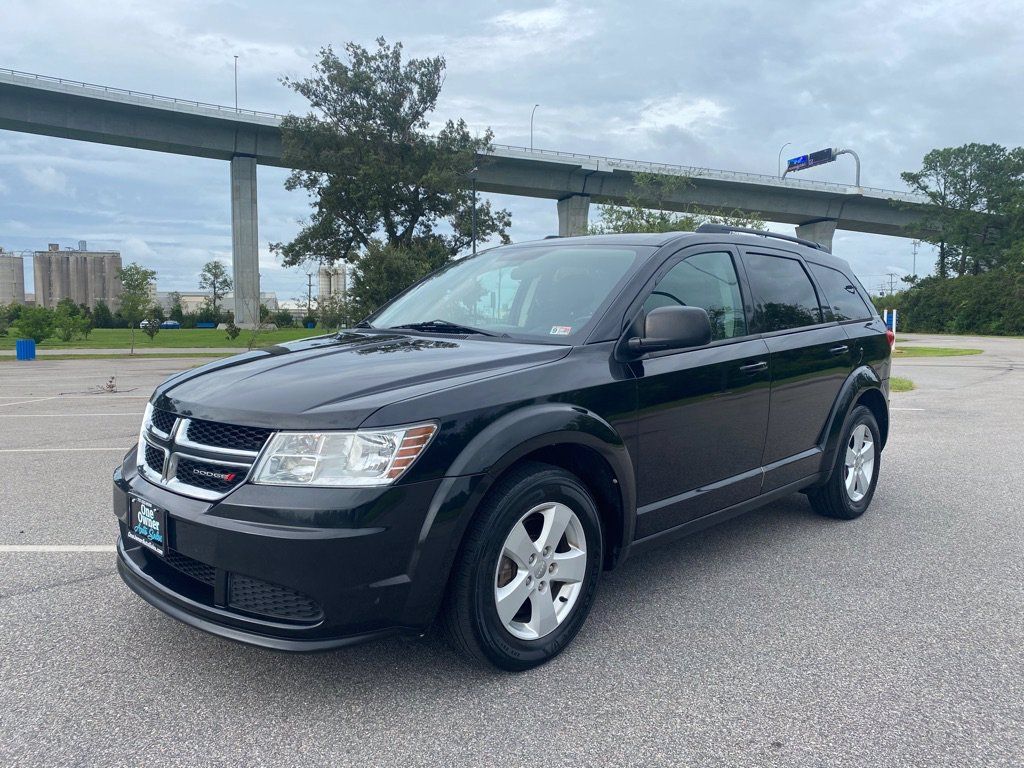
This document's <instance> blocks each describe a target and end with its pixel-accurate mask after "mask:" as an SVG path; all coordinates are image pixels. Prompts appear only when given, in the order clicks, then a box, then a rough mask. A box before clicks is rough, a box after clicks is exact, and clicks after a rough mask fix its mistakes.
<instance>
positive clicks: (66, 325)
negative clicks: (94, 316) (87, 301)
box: [53, 298, 92, 342]
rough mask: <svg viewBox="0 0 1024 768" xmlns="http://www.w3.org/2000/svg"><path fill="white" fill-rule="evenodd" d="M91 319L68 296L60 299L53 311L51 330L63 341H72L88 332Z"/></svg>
mask: <svg viewBox="0 0 1024 768" xmlns="http://www.w3.org/2000/svg"><path fill="white" fill-rule="evenodd" d="M91 327H92V321H91V320H90V319H89V318H88V317H86V315H85V312H84V311H83V310H82V307H80V306H79V305H77V304H75V302H74V301H72V300H71V299H68V298H64V299H61V300H60V301H59V302H57V306H56V307H55V308H54V311H53V332H54V333H55V334H56V336H57V338H58V339H60V340H61V341H63V342H71V341H74V340H75V339H76V338H78V337H79V336H85V335H87V334H88V332H89V330H90V329H91Z"/></svg>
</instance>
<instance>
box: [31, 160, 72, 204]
mask: <svg viewBox="0 0 1024 768" xmlns="http://www.w3.org/2000/svg"><path fill="white" fill-rule="evenodd" d="M21 175H22V176H23V177H24V179H25V181H27V182H28V183H29V184H31V185H32V186H33V187H35V188H36V189H38V190H39V191H40V192H44V193H46V194H51V195H61V196H62V197H71V196H73V195H74V194H75V190H74V188H73V187H72V186H71V184H70V182H68V177H67V176H66V175H65V174H64V173H62V172H61V171H58V170H57V169H56V168H54V167H53V166H52V165H47V166H43V167H42V168H38V167H22V168H21Z"/></svg>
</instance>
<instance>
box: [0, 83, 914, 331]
mask: <svg viewBox="0 0 1024 768" xmlns="http://www.w3.org/2000/svg"><path fill="white" fill-rule="evenodd" d="M281 119H282V116H281V115H276V114H273V113H270V112H259V111H255V110H248V109H234V108H230V107H223V106H219V105H216V104H204V103H202V102H196V101H189V100H185V99H175V98H167V97H162V96H155V95H153V94H148V93H139V92H136V91H128V90H123V89H119V88H110V87H107V86H99V85H92V84H89V83H80V82H74V81H68V80H62V79H59V78H51V77H45V76H41V75H34V74H31V73H24V72H17V71H14V70H0V129H4V130H10V131H20V132H23V133H34V134H39V135H44V136H56V137H59V138H65V139H76V140H79V141H92V142H98V143H101V144H113V145H116V146H122V147H134V148H137V149H148V150H152V151H156V152H170V153H174V154H180V155H191V156H194V157H207V158H211V159H215V160H225V161H228V162H229V163H230V174H231V233H232V268H233V273H234V282H235V295H236V297H238V298H239V299H240V308H236V313H237V315H238V317H237V322H239V323H249V322H254V321H255V320H256V319H257V318H258V311H259V308H258V302H259V298H258V297H259V259H258V243H259V240H258V230H257V189H256V166H257V165H258V164H262V165H272V166H283V165H284V164H283V162H282V160H281V128H280V124H281ZM639 172H647V173H658V174H667V175H672V176H684V177H686V178H688V179H689V183H688V184H686V185H684V188H683V189H682V190H680V192H679V193H678V194H676V195H675V196H673V197H672V198H670V199H669V200H667V201H665V206H666V208H668V209H669V210H676V211H686V210H688V209H690V208H691V206H701V207H704V208H715V209H720V210H724V211H735V212H739V213H746V214H756V215H758V216H760V217H762V218H764V219H765V220H767V221H775V222H781V223H786V224H794V225H796V227H797V234H798V235H799V236H801V237H805V238H807V239H810V240H814V241H816V242H819V243H822V244H824V245H826V246H828V247H829V248H831V245H832V235H833V233H834V232H835V230H836V229H837V228H839V229H845V230H852V231H856V232H871V233H876V234H883V235H895V236H909V235H907V234H906V227H907V225H908V224H910V223H912V222H914V221H915V220H916V219H917V218H918V217H919V215H920V210H921V207H922V206H923V204H924V203H925V199H924V198H922V197H919V196H916V195H911V194H908V193H905V192H896V191H891V190H884V189H874V188H870V187H853V186H846V185H843V184H833V183H829V182H818V181H806V180H797V179H787V180H785V181H783V180H782V179H779V178H776V177H774V176H767V175H761V174H751V173H738V172H733V171H719V170H713V169H709V168H697V167H689V166H679V165H667V164H662V163H646V162H640V161H635V160H625V159H618V158H611V157H598V156H594V155H581V154H574V153H570V152H553V151H550V150H531V149H526V148H523V147H511V146H504V145H495V146H494V148H493V151H492V152H491V153H490V155H489V156H488V157H487V158H486V159H485V160H482V161H481V163H480V164H479V170H478V171H477V174H476V176H477V189H478V190H480V191H482V192H494V193H501V194H508V195H520V196H525V197H537V198H546V199H549V200H554V201H556V203H557V211H558V233H559V234H560V235H563V236H571V235H577V234H581V233H583V232H584V231H586V228H587V224H588V214H589V207H590V203H591V202H594V203H625V202H627V201H628V200H629V199H630V196H631V194H632V193H633V192H634V191H635V184H634V174H636V173H639Z"/></svg>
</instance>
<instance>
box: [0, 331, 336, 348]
mask: <svg viewBox="0 0 1024 768" xmlns="http://www.w3.org/2000/svg"><path fill="white" fill-rule="evenodd" d="M324 333H325V332H324V331H323V330H317V329H312V330H310V329H306V328H283V329H281V330H277V331H262V332H261V333H260V334H259V336H258V337H257V339H256V343H255V344H254V346H257V347H268V346H270V345H272V344H279V343H281V342H283V341H294V340H295V339H303V338H306V337H307V336H320V335H323V334H324ZM251 335H252V334H251V332H250V331H244V330H243V331H242V332H241V333H239V334H238V337H237V338H236V339H234V340H231V339H229V338H228V335H227V333H226V332H225V331H218V330H216V329H212V328H211V329H205V328H187V329H186V328H182V329H181V330H177V331H171V330H163V331H160V332H159V333H158V334H157V335H156V336H155V337H154V338H153V339H150V338H149V336H147V335H146V334H145V333H144V332H143V331H141V330H137V331H135V349H136V350H138V351H140V352H145V351H146V350H147V349H170V348H175V349H186V348H205V349H209V348H211V347H233V348H239V349H246V348H248V346H249V338H250V336H251ZM17 338H18V335H17V332H16V331H15V330H14V329H12V330H11V331H10V332H9V333H8V335H7V336H2V337H0V349H14V342H15V340H16V339H17ZM37 346H38V349H128V348H129V347H130V346H131V331H130V330H128V329H127V328H96V329H95V330H93V332H92V333H90V334H89V338H87V339H76V340H75V341H70V342H64V341H61V340H60V339H57V338H52V339H47V340H46V341H44V342H43V343H42V344H39V345H37Z"/></svg>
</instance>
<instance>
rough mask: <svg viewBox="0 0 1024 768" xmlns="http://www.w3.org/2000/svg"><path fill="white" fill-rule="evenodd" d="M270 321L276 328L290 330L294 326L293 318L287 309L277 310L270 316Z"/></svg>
mask: <svg viewBox="0 0 1024 768" xmlns="http://www.w3.org/2000/svg"><path fill="white" fill-rule="evenodd" d="M271 320H272V322H273V323H274V325H276V326H277V327H278V328H291V327H292V326H293V325H295V318H294V317H292V313H291V312H289V311H288V310H287V309H279V310H277V311H276V312H274V313H273V314H272V315H271Z"/></svg>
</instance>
